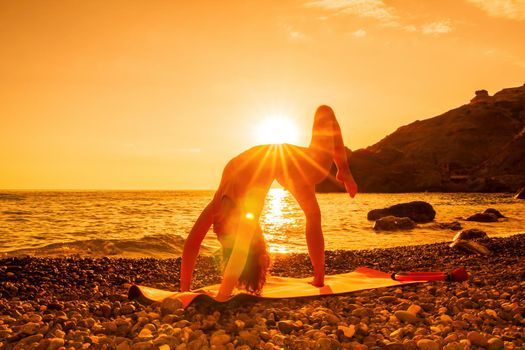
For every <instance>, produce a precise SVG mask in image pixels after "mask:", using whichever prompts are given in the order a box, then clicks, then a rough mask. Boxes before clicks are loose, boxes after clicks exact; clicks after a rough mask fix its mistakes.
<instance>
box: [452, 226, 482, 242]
mask: <svg viewBox="0 0 525 350" xmlns="http://www.w3.org/2000/svg"><path fill="white" fill-rule="evenodd" d="M480 238H488V236H487V233H486V232H485V231H481V230H478V229H476V228H472V229H470V230H465V231H461V232H459V233H457V234H456V235H455V236H454V238H453V239H452V240H453V241H457V240H460V239H464V240H470V239H480Z"/></svg>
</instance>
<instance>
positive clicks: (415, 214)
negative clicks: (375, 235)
mask: <svg viewBox="0 0 525 350" xmlns="http://www.w3.org/2000/svg"><path fill="white" fill-rule="evenodd" d="M385 216H397V217H407V218H410V219H412V220H413V221H415V222H418V223H425V222H430V221H432V220H434V218H435V217H436V211H435V210H434V208H433V207H432V205H430V204H429V203H427V202H423V201H414V202H409V203H400V204H395V205H393V206H391V207H389V208H384V209H374V210H371V211H370V212H368V216H367V218H368V220H378V219H380V218H382V217H385Z"/></svg>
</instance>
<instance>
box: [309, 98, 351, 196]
mask: <svg viewBox="0 0 525 350" xmlns="http://www.w3.org/2000/svg"><path fill="white" fill-rule="evenodd" d="M309 148H311V149H314V150H320V151H324V152H327V153H329V154H330V155H331V156H332V159H333V161H334V162H335V165H336V166H337V175H336V178H337V180H339V181H340V182H342V183H344V185H345V188H346V191H347V192H348V193H349V194H350V195H351V196H352V197H353V196H354V195H355V194H356V192H357V185H356V183H355V181H354V178H353V176H352V172H351V171H350V167H349V165H348V156H347V154H346V149H345V145H344V142H343V135H342V134H341V127H340V126H339V123H338V122H337V119H336V118H335V114H334V111H333V110H332V108H330V107H328V106H324V105H323V106H319V108H317V110H316V112H315V115H314V126H313V130H312V140H311V142H310V147H309Z"/></svg>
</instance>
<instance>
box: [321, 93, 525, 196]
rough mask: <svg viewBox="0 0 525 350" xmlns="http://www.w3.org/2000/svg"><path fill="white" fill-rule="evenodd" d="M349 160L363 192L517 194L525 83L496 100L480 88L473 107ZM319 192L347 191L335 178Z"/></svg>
mask: <svg viewBox="0 0 525 350" xmlns="http://www.w3.org/2000/svg"><path fill="white" fill-rule="evenodd" d="M348 158H349V162H350V167H351V168H352V171H353V173H354V176H355V178H356V181H357V183H358V184H359V188H360V191H361V192H415V191H480V192H495V191H497V192H505V191H515V190H517V189H518V188H519V187H520V186H523V185H525V85H524V86H521V87H516V88H509V89H503V90H501V91H500V92H498V93H496V94H494V95H493V96H490V95H489V94H488V93H487V91H485V90H478V91H476V95H475V97H474V98H473V99H472V100H471V101H470V103H468V104H465V105H463V106H461V107H458V108H456V109H453V110H450V111H448V112H446V113H444V114H441V115H439V116H437V117H434V118H430V119H425V120H417V121H415V122H413V123H411V124H408V125H405V126H402V127H400V128H399V129H397V130H396V131H395V132H393V133H392V134H390V135H388V136H386V137H385V138H384V139H382V140H381V141H379V142H378V143H376V144H374V145H372V146H369V147H367V148H365V149H359V150H356V151H354V152H351V151H350V150H348ZM333 170H335V168H334V169H333ZM317 189H318V191H319V192H331V191H341V190H342V188H341V187H340V186H339V184H338V183H336V182H334V181H331V180H330V179H327V180H325V181H324V182H322V183H321V184H319V185H318V187H317Z"/></svg>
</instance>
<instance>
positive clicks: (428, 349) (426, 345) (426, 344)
mask: <svg viewBox="0 0 525 350" xmlns="http://www.w3.org/2000/svg"><path fill="white" fill-rule="evenodd" d="M417 348H418V349H419V350H439V343H438V342H436V341H434V340H431V339H421V340H419V341H418V342H417Z"/></svg>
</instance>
